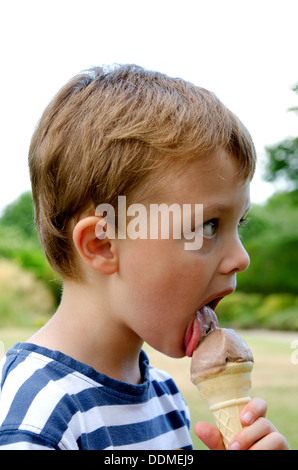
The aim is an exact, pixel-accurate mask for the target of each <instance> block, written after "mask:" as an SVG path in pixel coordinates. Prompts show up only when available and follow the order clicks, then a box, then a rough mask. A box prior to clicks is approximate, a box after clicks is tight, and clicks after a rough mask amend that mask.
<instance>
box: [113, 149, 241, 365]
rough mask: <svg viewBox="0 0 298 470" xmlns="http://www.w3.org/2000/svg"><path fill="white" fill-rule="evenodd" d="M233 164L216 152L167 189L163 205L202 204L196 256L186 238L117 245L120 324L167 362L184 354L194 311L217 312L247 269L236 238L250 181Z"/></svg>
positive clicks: (122, 242) (233, 160)
mask: <svg viewBox="0 0 298 470" xmlns="http://www.w3.org/2000/svg"><path fill="white" fill-rule="evenodd" d="M237 165H238V164H237V161H236V159H235V158H234V157H231V156H230V155H229V154H227V153H226V152H225V151H223V150H220V151H219V152H218V154H217V155H216V157H215V158H212V159H210V160H208V162H206V161H204V162H196V163H194V164H192V165H191V166H190V167H189V168H188V170H187V171H185V173H184V174H182V176H181V177H179V178H177V176H175V175H173V176H172V177H171V178H170V179H169V184H168V186H167V188H165V191H164V199H163V201H160V203H161V202H165V203H167V204H169V205H170V204H172V203H179V204H180V205H181V207H182V204H192V205H193V207H194V205H195V204H203V222H204V226H203V235H204V238H203V245H202V247H201V248H200V249H198V250H189V251H188V250H185V247H184V243H185V241H186V240H184V239H183V238H181V239H173V238H172V239H168V240H164V239H158V240H153V239H144V240H143V239H137V240H130V239H126V240H123V241H122V240H121V241H120V243H121V244H120V245H119V248H120V252H119V253H120V256H119V273H118V275H119V281H120V283H118V291H117V299H116V300H115V302H116V304H117V302H118V303H119V305H118V307H117V311H118V314H119V315H120V316H121V322H122V323H123V325H125V327H126V328H128V330H129V331H130V333H133V335H135V337H136V338H138V339H139V338H142V339H143V340H144V341H146V342H147V343H149V344H150V345H151V346H153V347H154V348H155V349H157V350H159V351H162V352H163V353H165V354H167V355H169V356H173V357H182V356H184V355H185V353H186V346H187V344H186V343H187V341H188V340H187V338H189V336H190V335H191V331H192V328H193V321H194V318H195V315H196V312H197V310H198V309H200V308H202V307H203V306H204V305H206V304H208V303H210V302H211V306H212V307H213V308H215V304H216V300H218V298H222V297H224V296H225V295H227V294H229V293H231V292H233V291H234V290H235V288H236V274H237V272H240V271H243V270H245V269H246V268H247V267H248V265H249V257H248V255H247V253H246V251H245V250H244V248H243V246H242V244H241V241H240V239H239V234H238V230H239V224H240V223H241V221H242V220H243V218H244V217H245V216H246V214H247V212H248V209H249V206H250V197H249V182H247V181H243V180H242V179H241V178H240V177H239V176H237V170H238V166H237ZM148 200H149V199H148ZM149 203H150V201H149ZM212 301H214V303H213V304H212ZM219 321H220V318H219Z"/></svg>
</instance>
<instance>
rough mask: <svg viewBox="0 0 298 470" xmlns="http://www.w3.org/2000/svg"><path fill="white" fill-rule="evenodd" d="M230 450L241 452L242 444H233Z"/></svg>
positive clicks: (235, 442)
mask: <svg viewBox="0 0 298 470" xmlns="http://www.w3.org/2000/svg"><path fill="white" fill-rule="evenodd" d="M229 449H230V450H241V447H240V444H239V442H237V441H234V442H232V444H231V445H229Z"/></svg>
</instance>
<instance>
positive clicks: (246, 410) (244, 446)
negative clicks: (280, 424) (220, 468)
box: [195, 398, 289, 450]
mask: <svg viewBox="0 0 298 470" xmlns="http://www.w3.org/2000/svg"><path fill="white" fill-rule="evenodd" d="M266 412H267V404H266V402H265V401H264V400H262V399H261V398H254V399H253V400H251V401H250V402H249V403H247V405H245V406H244V407H243V408H242V410H241V413H240V420H241V423H242V424H243V426H244V427H243V429H242V430H241V431H239V432H238V433H237V434H236V435H235V436H234V437H233V439H232V440H231V442H230V444H229V449H230V450H288V449H289V446H288V443H287V441H286V439H285V438H284V436H282V435H281V434H280V433H279V432H278V431H277V429H276V428H275V427H274V426H273V424H272V423H271V422H270V421H268V420H267V419H266V418H265V415H266ZM195 433H196V435H197V436H198V438H199V439H201V441H203V442H204V444H206V446H207V447H209V449H211V450H224V449H225V447H224V444H223V441H222V437H221V434H220V432H219V430H218V429H217V428H216V427H215V426H212V424H208V423H201V422H199V423H197V424H196V425H195Z"/></svg>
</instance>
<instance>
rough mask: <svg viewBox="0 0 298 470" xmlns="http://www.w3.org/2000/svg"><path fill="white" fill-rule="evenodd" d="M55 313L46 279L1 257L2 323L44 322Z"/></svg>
mask: <svg viewBox="0 0 298 470" xmlns="http://www.w3.org/2000/svg"><path fill="white" fill-rule="evenodd" d="M53 313H54V299H53V296H52V295H51V293H50V291H49V289H48V288H47V287H46V286H45V284H44V282H42V281H40V280H37V279H36V277H35V276H34V275H33V274H32V273H30V272H29V271H28V270H24V269H22V268H21V267H20V266H19V265H18V264H17V263H15V262H13V261H9V260H5V259H2V260H0V327H1V328H3V327H7V326H35V327H39V326H41V325H43V324H44V323H45V322H46V321H47V320H48V319H49V316H50V315H51V314H53Z"/></svg>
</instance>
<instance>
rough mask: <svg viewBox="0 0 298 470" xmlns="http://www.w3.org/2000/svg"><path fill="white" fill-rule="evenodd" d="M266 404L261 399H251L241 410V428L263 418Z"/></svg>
mask: <svg viewBox="0 0 298 470" xmlns="http://www.w3.org/2000/svg"><path fill="white" fill-rule="evenodd" d="M266 413H267V403H266V402H265V400H263V399H262V398H253V399H252V400H250V401H249V402H248V403H247V404H246V405H245V406H244V407H243V408H242V410H241V413H240V421H241V423H242V424H243V426H248V425H250V424H252V423H254V422H255V421H256V420H257V419H258V418H260V417H265V416H266Z"/></svg>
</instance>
